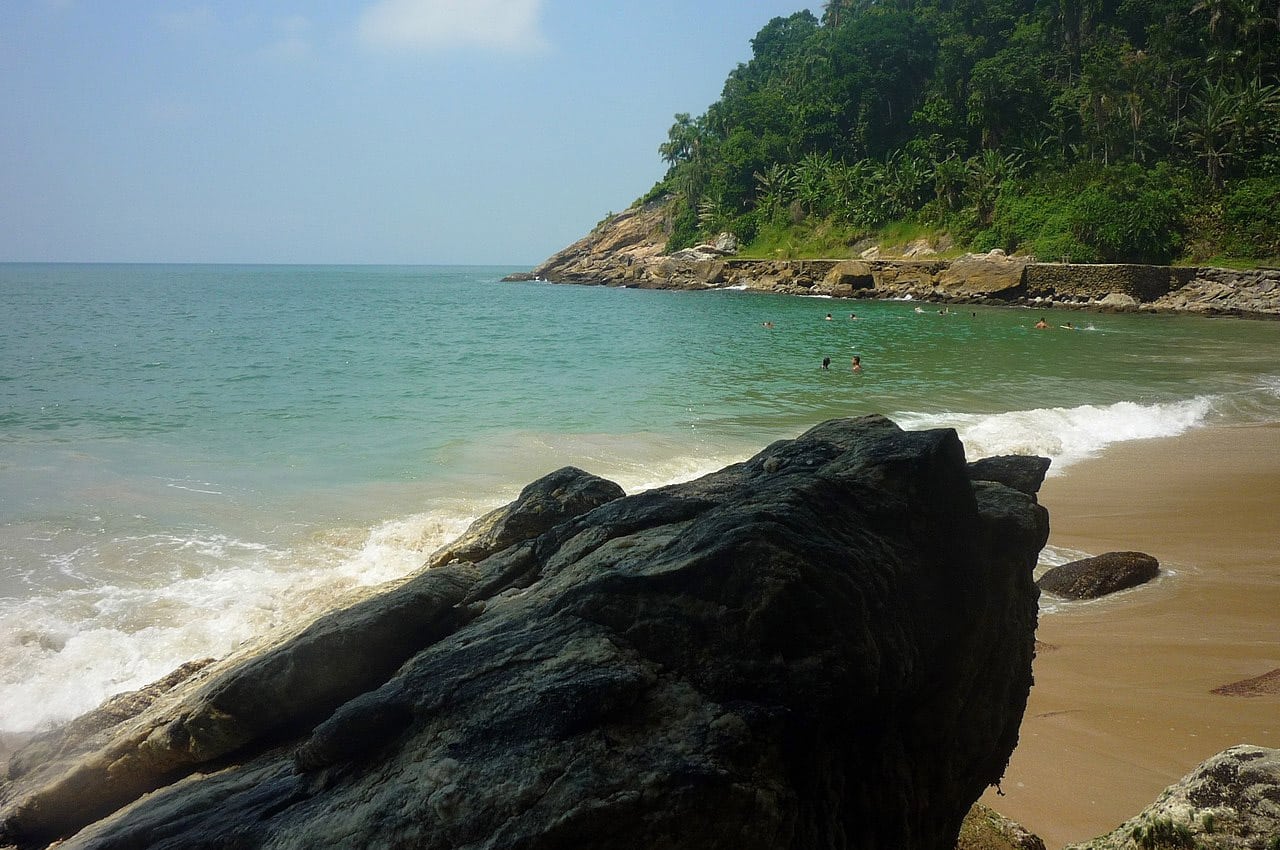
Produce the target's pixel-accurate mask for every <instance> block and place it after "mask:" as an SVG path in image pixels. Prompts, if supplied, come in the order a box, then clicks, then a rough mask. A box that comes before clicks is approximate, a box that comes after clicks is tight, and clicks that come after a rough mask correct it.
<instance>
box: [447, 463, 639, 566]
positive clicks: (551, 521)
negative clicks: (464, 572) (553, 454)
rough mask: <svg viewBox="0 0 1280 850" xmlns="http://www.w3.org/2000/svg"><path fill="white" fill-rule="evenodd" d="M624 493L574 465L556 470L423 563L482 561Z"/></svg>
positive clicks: (481, 519)
mask: <svg viewBox="0 0 1280 850" xmlns="http://www.w3.org/2000/svg"><path fill="white" fill-rule="evenodd" d="M625 495H626V493H624V492H623V490H622V488H621V487H619V486H618V485H617V484H614V483H613V482H612V481H606V480H605V479H603V478H600V477H599V476H597V475H592V474H591V473H589V472H584V471H582V470H581V469H577V468H575V467H572V466H566V467H563V468H561V469H557V470H556V471H555V472H552V473H550V474H549V475H544V476H543V477H542V478H539V479H538V480H537V481H535V482H533V483H532V484H530V485H529V486H527V487H525V488H524V489H523V490H521V491H520V495H519V497H517V498H516V500H515V501H514V502H512V503H511V504H509V505H505V506H503V507H501V508H498V509H497V510H493V511H490V512H489V513H487V514H485V515H484V516H482V517H480V519H478V520H476V521H475V522H473V523H472V524H471V527H470V528H468V529H467V531H466V533H465V534H463V535H462V536H461V537H459V538H458V539H457V540H455V541H453V542H452V543H450V544H448V545H447V546H444V547H442V548H441V549H439V550H438V551H437V552H435V553H434V554H433V555H432V556H431V557H430V558H428V559H427V566H429V567H438V566H441V565H442V564H447V563H450V562H451V561H466V562H468V563H472V564H474V563H476V562H477V561H483V560H484V559H485V558H487V557H489V556H490V555H492V554H494V553H495V552H501V551H502V550H503V549H506V548H507V547H508V546H511V545H512V544H514V543H519V542H521V541H523V540H530V539H532V538H534V537H537V536H538V535H539V534H541V533H542V532H544V531H548V530H550V529H552V528H554V527H555V526H557V525H559V524H560V523H562V522H564V521H565V520H568V519H572V518H573V517H576V516H578V515H580V514H584V513H586V512H587V511H589V510H591V509H592V508H598V507H600V506H601V505H603V504H605V503H606V502H611V501H613V500H614V499H620V498H622V497H623V496H625Z"/></svg>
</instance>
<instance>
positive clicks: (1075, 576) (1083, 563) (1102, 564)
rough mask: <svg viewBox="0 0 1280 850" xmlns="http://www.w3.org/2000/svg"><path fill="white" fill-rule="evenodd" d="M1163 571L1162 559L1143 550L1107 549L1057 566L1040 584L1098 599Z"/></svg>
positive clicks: (1075, 596)
mask: <svg viewBox="0 0 1280 850" xmlns="http://www.w3.org/2000/svg"><path fill="white" fill-rule="evenodd" d="M1159 574H1160V562H1159V561H1157V560H1156V559H1155V558H1153V557H1151V556H1150V555H1147V554H1145V553H1143V552H1107V553H1105V554H1102V555H1097V556H1095V557H1092V558H1083V559H1081V560H1079V561H1072V562H1071V563H1069V564H1063V565H1062V566H1060V567H1054V568H1053V569H1051V570H1048V571H1047V572H1045V574H1044V575H1042V576H1041V577H1040V581H1039V582H1038V584H1039V585H1040V589H1041V590H1046V591H1048V592H1049V593H1052V594H1054V595H1056V596H1066V597H1068V598H1070V599H1097V598H1098V597H1099V596H1106V595H1107V594H1108V593H1115V592H1116V591H1118V590H1126V589H1128V588H1130V587H1137V586H1138V585H1140V584H1146V583H1147V582H1149V581H1151V580H1152V579H1153V578H1155V577H1156V576H1157V575H1159Z"/></svg>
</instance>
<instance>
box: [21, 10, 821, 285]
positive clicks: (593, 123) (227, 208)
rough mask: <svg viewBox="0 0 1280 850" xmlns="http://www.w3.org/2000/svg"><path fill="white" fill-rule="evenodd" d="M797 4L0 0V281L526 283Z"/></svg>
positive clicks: (639, 177)
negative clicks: (220, 274)
mask: <svg viewBox="0 0 1280 850" xmlns="http://www.w3.org/2000/svg"><path fill="white" fill-rule="evenodd" d="M820 7H821V4H820V3H814V4H810V5H809V6H808V7H806V6H805V5H803V4H802V3H801V2H799V0H638V1H637V2H630V0H623V1H622V2H614V3H608V2H587V0H217V2H205V3H201V2H191V3H186V2H182V0H154V2H148V1H147V0H110V2H107V0H3V2H0V262H197V263H204V262H210V263H406V264H417V263H444V264H492V265H515V266H526V267H532V266H533V265H534V264H536V263H538V262H541V261H542V260H543V259H546V258H547V257H548V256H550V255H551V254H553V253H555V252H556V251H558V250H560V249H561V248H563V247H565V246H567V245H569V244H570V243H572V242H574V241H575V240H577V239H578V238H580V237H581V236H584V235H585V234H586V233H587V232H588V231H590V229H591V228H592V227H594V226H595V224H596V223H597V222H599V221H600V220H601V219H602V218H604V217H605V216H606V215H607V214H608V213H611V212H618V211H620V210H623V209H625V208H626V207H628V206H630V204H631V203H632V202H633V201H634V200H635V199H636V198H638V197H640V196H641V195H643V194H644V193H645V192H646V191H648V189H649V188H650V187H652V186H653V184H654V183H655V182H656V181H657V180H659V179H660V178H661V177H662V175H663V173H664V171H665V165H664V163H663V162H662V160H661V158H660V157H659V156H658V145H659V144H661V143H662V142H663V141H664V140H665V139H666V134H667V129H668V128H669V127H670V126H671V124H672V121H673V116H674V115H675V113H677V112H688V113H691V114H694V115H698V114H700V113H702V112H703V111H705V110H706V108H707V107H708V106H709V105H710V104H711V103H713V102H714V101H715V100H716V99H717V98H718V97H719V95H720V91H721V89H722V87H723V85H724V80H725V77H726V76H727V75H728V73H729V71H730V70H732V69H733V68H734V67H735V66H736V65H737V64H738V63H739V62H744V61H746V60H747V59H749V58H750V55H751V46H750V41H751V38H752V37H753V36H754V35H755V34H756V33H757V32H758V31H759V30H760V28H761V27H762V26H764V25H765V24H766V23H767V22H768V21H769V20H770V19H771V18H773V17H776V16H779V15H782V16H785V15H789V14H791V13H793V12H796V11H799V10H801V9H803V8H809V9H810V10H811V11H814V12H815V13H817V12H818V10H819V9H820Z"/></svg>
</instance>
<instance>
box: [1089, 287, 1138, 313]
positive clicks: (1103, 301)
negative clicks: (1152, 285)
mask: <svg viewBox="0 0 1280 850" xmlns="http://www.w3.org/2000/svg"><path fill="white" fill-rule="evenodd" d="M1098 306H1099V307H1101V308H1103V309H1104V310H1115V311H1117V312H1119V311H1124V310H1136V309H1138V299H1136V298H1134V297H1133V296H1132V295H1128V294H1126V293H1124V292H1109V293H1107V294H1106V295H1105V296H1103V297H1102V298H1100V299H1098Z"/></svg>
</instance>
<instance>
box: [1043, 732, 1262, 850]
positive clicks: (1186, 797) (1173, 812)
mask: <svg viewBox="0 0 1280 850" xmlns="http://www.w3.org/2000/svg"><path fill="white" fill-rule="evenodd" d="M1277 846H1280V750H1271V749H1265V748H1263V747H1255V746H1251V745H1248V744H1241V745H1240V746H1236V747H1231V748H1230V749H1228V750H1224V751H1223V752H1221V753H1218V754H1217V755H1216V756H1213V757H1212V758H1210V759H1209V760H1208V761H1206V762H1204V763H1203V764H1201V765H1200V766H1199V767H1197V768H1196V769H1195V770H1193V771H1192V772H1191V773H1189V774H1188V775H1187V776H1185V777H1183V779H1182V780H1181V781H1180V782H1178V783H1177V784H1176V785H1171V786H1169V787H1168V788H1167V789H1165V791H1164V793H1163V794H1161V795H1160V797H1159V798H1158V799H1157V800H1156V801H1155V802H1154V803H1152V804H1151V805H1150V806H1148V807H1147V808H1146V809H1144V810H1143V812H1142V814H1140V815H1138V816H1137V817H1135V818H1133V819H1131V820H1127V821H1125V822H1124V823H1122V824H1121V825H1120V826H1118V827H1116V828H1115V829H1114V830H1113V831H1112V832H1110V833H1108V834H1107V835H1104V836H1102V837H1101V838H1095V839H1094V840H1092V841H1087V842H1084V843H1082V844H1072V845H1069V846H1068V847H1067V848H1065V850H1132V848H1143V847H1152V848H1164V847H1169V848H1177V847H1190V848H1196V850H1273V848H1275V847H1277Z"/></svg>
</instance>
